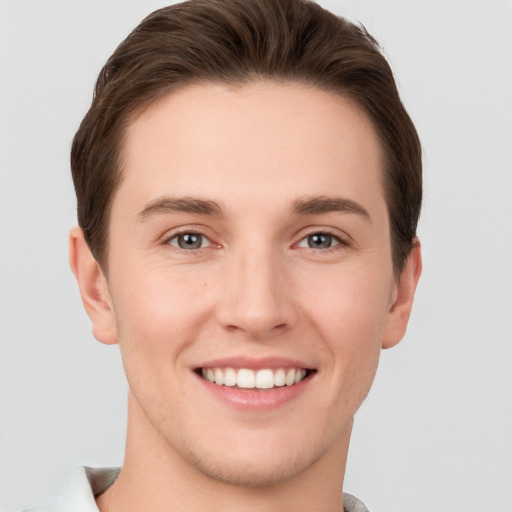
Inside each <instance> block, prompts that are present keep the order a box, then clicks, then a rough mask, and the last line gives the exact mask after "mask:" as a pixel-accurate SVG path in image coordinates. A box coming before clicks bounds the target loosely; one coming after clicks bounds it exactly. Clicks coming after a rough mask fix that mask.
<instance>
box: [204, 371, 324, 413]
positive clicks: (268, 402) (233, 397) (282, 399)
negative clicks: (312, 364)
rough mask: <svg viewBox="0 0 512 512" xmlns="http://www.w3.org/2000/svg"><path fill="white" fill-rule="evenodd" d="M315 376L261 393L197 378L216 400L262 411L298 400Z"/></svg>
mask: <svg viewBox="0 0 512 512" xmlns="http://www.w3.org/2000/svg"><path fill="white" fill-rule="evenodd" d="M313 376H314V374H310V375H308V376H307V377H305V378H304V379H302V380H301V381H300V382H299V383H297V384H294V385H293V386H282V387H274V388H271V389H263V390H261V391H260V390H257V389H254V390H253V389H240V388H238V387H236V386H220V385H218V384H215V383H213V382H210V381H208V380H205V379H203V378H202V377H200V376H199V375H197V378H198V379H199V380H200V382H201V383H202V385H203V386H205V388H206V389H207V390H208V391H209V392H210V393H212V394H213V395H214V396H215V397H216V398H218V399H219V400H222V401H223V402H226V403H228V404H229V405H231V406H232V407H235V408H237V409H243V410H255V411H261V410H265V409H273V408H276V407H279V406H281V405H284V404H286V403H288V402H290V401H292V400H294V399H295V398H297V397H298V396H299V395H300V394H302V393H303V392H304V391H305V389H306V388H307V386H308V385H309V383H310V381H311V379H312V378H313Z"/></svg>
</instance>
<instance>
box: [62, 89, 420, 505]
mask: <svg viewBox="0 0 512 512" xmlns="http://www.w3.org/2000/svg"><path fill="white" fill-rule="evenodd" d="M381 176H382V170H381V154H380V147H379V143H378V139H377V136H376V134H375V131H374V129H373V127H372V124H371V122H370V121H369V120H368V118H367V117H366V116H365V115H364V114H363V113H362V112H361V111H360V110H359V109H358V108H357V107H356V106H355V105H354V104H352V103H351V102H349V101H348V100H346V99H343V98H341V97H339V96H337V95H334V94H331V93H327V92H323V91H320V90H317V89H315V88H311V87H309V86H304V85H300V84H294V83H284V84H283V83H280V84H276V83H272V82H254V83H252V84H249V85H244V86H240V87H228V86H226V85H220V84H207V85H204V84H203V85H194V86H188V87H186V88H184V89H181V90H179V91H175V92H172V93H170V94H169V95H168V96H166V97H164V98H163V99H161V100H160V101H158V102H157V103H155V104H154V105H153V106H151V107H150V108H149V109H147V110H146V111H144V112H143V113H142V114H141V115H139V116H138V117H137V118H135V119H134V120H133V122H132V123H131V125H130V126H129V128H128V132H127V137H126V141H125V146H124V167H123V180H122V182H121V184H120V187H119V189H118V191H117V193H116V195H115V197H114V200H113V206H112V215H111V220H110V222H111V226H110V239H109V256H108V270H109V272H108V280H107V279H106V278H105V276H104V273H103V272H102V270H101V268H100V267H99V265H98V264H97V263H96V262H95V261H94V258H93V257H92V255H91V253H90V251H89V249H88V248H87V245H86V243H85V241H84V238H83V234H82V232H81V231H80V229H79V228H76V229H74V230H73V231H72V232H71V235H70V260H71V266H72V268H73V271H74V273H75V275H76V277H77V280H78V283H79V286H80V291H81V294H82V299H83V302H84V305H85V308H86V310H87V312H88V314H89V316H90V317H91V320H92V325H93V333H94V335H95V337H96V338H97V339H98V340H100V341H101V342H103V343H108V344H112V343H119V345H120V348H121V354H122V357H123V362H124V366H125V370H126V374H127V378H128V382H129V386H130V393H129V414H128V434H127V445H126V456H125V462H124V465H123V468H122V470H121V474H120V476H119V478H118V480H117V481H116V482H115V483H114V485H113V486H112V487H111V488H110V489H109V490H108V491H107V492H106V493H104V494H103V495H101V496H100V497H98V499H97V503H98V506H99V508H100V510H101V511H102V512H105V511H116V510H123V511H124V512H131V511H136V510H149V509H150V508H151V507H153V508H154V509H158V510H160V511H164V512H165V511H167V510H169V511H170V510H172V511H173V512H179V511H182V510H183V511H185V510H187V511H203V510H204V511H206V510H208V511H216V510H219V511H221V510H222V511H223V512H226V511H228V512H229V511H231V510H233V511H234V510H237V511H239V510H241V509H243V510H247V511H249V510H255V511H256V510H280V511H286V510H290V511H291V510H293V511H301V510H304V511H306V510H307V511H310V510H319V511H320V510H321V511H338V512H339V511H341V510H343V509H342V502H341V494H342V484H343V477H344V472H345V461H346V456H347V451H348V444H349V439H350V433H351V428H352V420H353V416H354V413H355V412H356V410H357V409H358V407H359V406H360V404H361V402H362V401H363V400H364V398H365V396H366V395H367V393H368V391H369V389H370V386H371V383H372V380H373V378H374V375H375V371H376V368H377V363H378V359H379V353H380V350H381V349H382V348H388V347H391V346H393V345H395V344H396V343H398V342H399V341H400V339H401V338H402V337H403V335H404V333H405V329H406V326H407V321H408V318H409V313H410V310H411V306H412V300H413V296H414V291H415V287H416V284H417V281H418V279H419V275H420V271H421V258H420V250H419V244H418V243H416V244H415V246H414V248H413V250H412V251H411V253H410V255H409V257H408V259H407V262H406V265H405V268H404V271H403V273H402V275H401V276H400V278H399V279H397V278H396V277H395V276H394V275H393V266H392V259H391V247H390V233H389V219H388V214H387V208H386V202H385V199H384V195H383V187H382V183H381ZM164 197H166V198H168V199H169V198H170V199H171V200H174V199H176V198H191V197H193V198H199V199H201V200H207V201H212V202H215V204H216V208H217V207H218V209H219V211H216V212H215V213H214V214H212V213H211V212H210V213H206V212H204V211H175V210H176V208H175V207H176V203H172V201H171V204H172V205H173V208H174V209H173V208H169V204H170V203H169V200H167V203H166V202H165V201H163V202H162V198H164ZM312 198H317V199H316V201H311V199H312ZM318 198H320V200H319V199H318ZM325 198H329V199H333V198H335V199H336V201H337V202H336V201H330V202H329V201H324V199H325ZM339 198H342V199H343V200H345V201H347V200H348V201H350V203H348V204H349V206H351V207H350V208H347V203H346V202H345V203H343V204H342V207H340V201H339ZM308 201H309V203H308ZM155 202H156V203H158V206H155ZM298 203H300V204H301V205H303V208H302V209H301V208H300V207H299V208H297V205H298ZM187 204H188V205H189V209H190V203H187ZM304 204H306V206H309V209H308V208H306V207H305V206H304ZM333 204H336V205H337V206H336V207H335V208H333ZM294 207H295V211H294ZM194 208H195V210H197V208H196V207H194ZM194 208H192V210H194ZM190 232H193V233H198V234H201V235H202V236H203V238H201V239H200V240H202V247H201V248H199V249H197V250H193V251H191V250H189V249H183V248H181V247H180V246H179V243H180V241H181V242H183V238H180V237H177V234H178V233H181V234H182V235H183V234H184V233H190ZM314 234H320V235H321V234H324V236H323V237H322V238H321V240H322V241H323V242H325V243H324V245H322V244H321V245H320V247H319V246H315V245H314V244H313V247H310V242H312V241H313V238H312V235H314ZM329 237H330V238H329ZM316 240H318V238H317V239H316ZM329 244H331V246H330V247H328V246H329ZM263 357H271V358H275V357H280V358H286V359H292V360H294V361H300V363H301V364H303V365H304V366H307V367H308V368H310V369H314V372H313V374H312V376H311V377H310V378H308V379H307V381H305V382H304V383H302V384H303V387H302V389H301V391H300V393H298V394H297V396H294V397H293V399H291V400H288V401H286V402H285V403H284V404H281V405H279V406H276V407H271V408H268V409H265V408H263V409H262V408H259V409H258V408H257V407H256V409H249V410H246V409H240V408H236V407H234V406H233V404H231V403H230V402H229V401H224V400H221V399H218V397H217V396H215V395H214V394H212V393H210V392H209V390H208V389H207V387H205V382H204V381H202V379H201V378H199V377H198V375H197V374H196V373H195V372H194V370H195V369H196V368H198V367H201V366H203V365H205V364H207V363H208V361H212V360H216V359H219V358H250V359H251V361H253V360H260V359H261V358H263Z"/></svg>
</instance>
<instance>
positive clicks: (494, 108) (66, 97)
mask: <svg viewBox="0 0 512 512" xmlns="http://www.w3.org/2000/svg"><path fill="white" fill-rule="evenodd" d="M320 3H321V4H322V5H324V6H326V7H328V8H331V9H333V10H335V11H336V12H338V13H340V14H344V15H346V16H347V17H349V18H351V19H353V20H360V21H362V22H363V23H364V24H365V25H366V27H367V28H368V29H369V30H370V32H371V33H372V34H373V35H375V36H376V37H377V39H379V41H380V42H381V43H382V44H383V46H384V48H385V49H386V52H387V55H388V56H389V59H390V61H391V64H392V66H393V68H394V70H395V73H396V76H397V79H398V82H399V86H400V90H401V92H402V96H403V100H404V102H405V104H406V107H407V108H408V110H409V112H410V114H411V116H412V117H413V119H414V121H415V123H416V125H417V128H418V130H419V133H420V136H421V138H422V142H423V146H424V148H425V195H426V197H425V207H424V212H423V218H422V221H421V225H420V231H419V233H420V237H421V240H422V243H423V254H424V274H423V277H422V280H421V283H420V286H419V290H418V293H417V299H416V304H415V309H414V312H413V315H412V319H411V324H410V328H409V331H408V334H407V336H406V338H405V339H404V341H403V342H402V343H401V344H400V345H399V346H398V347H396V348H395V349H392V350H390V351H387V352H384V353H383V354H382V360H381V365H380V368H379V372H378V375H377V378H376V382H375V385H374V388H373V391H372V392H371V394H370V397H369V398H368V399H367V401H366V402H365V403H364V404H363V406H362V408H361V410H360V411H359V413H358V415H357V417H356V423H355V431H354V436H353V443H352V447H351V451H350V456H349V463H348V471H347V476H346V484H345V487H346V490H347V491H349V492H352V493H354V494H356V495H358V496H360V497H361V498H362V499H363V500H364V501H365V502H366V503H367V505H368V506H369V508H370V509H371V510H372V511H374V512H391V511H393V512H427V511H428V512H452V511H465V512H484V511H497V512H498V511H500V512H501V511H502V512H505V511H507V512H510V511H511V510H512V494H511V493H512V491H511V489H512V320H511V318H512V270H511V268H512V206H511V197H512V179H511V175H512V138H511V137H512V2H511V1H510V0H488V1H484V0H479V1H476V0H473V1H469V0H435V1H432V0H429V1H426V0H425V1H411V0H388V1H383V0H371V1H370V0H347V1H334V0H333V1H327V0H325V1H323V2H320ZM163 5H165V2H161V1H150V0H147V1H137V2H134V1H126V0H124V1H113V0H110V1H108V2H105V1H101V2H100V1H87V2H85V1H77V0H67V1H64V0H61V1H40V0H34V1H27V0H4V1H0V509H3V510H15V509H17V508H22V507H25V506H29V505H31V504H35V503H37V502H40V501H42V500H44V499H46V498H47V497H50V496H52V495H54V494H56V493H57V492H58V490H59V487H60V486H61V485H62V483H63V481H64V480H65V479H66V478H67V477H68V475H69V474H70V472H71V471H72V469H73V468H74V467H76V466H78V465H84V464H87V465H118V464H120V463H121V461H122V452H123V446H124V422H125V415H126V404H125V402H126V383H125V380H124V376H123V371H122V364H121V361H120V358H119V354H118V349H117V347H106V346H103V345H101V344H99V343H98V342H96V341H95V340H94V339H93V338H92V336H91V334H90V325H89V321H88V318H87V317H86V315H85V313H84V312H83V310H82V306H81V303H80V299H79V295H78V291H77V288H76V285H75V283H74V279H73V277H72V275H71V272H70V271H69V270H68V263H67V254H66V253H67V240H66V237H67V232H68V230H69V228H70V227H72V226H73V224H74V223H75V212H74V208H75V202H74V195H73V191H72V184H71V179H70V175H69V166H68V154H69V146H70V141H71V138H72V136H73V134H74V132H75V131H76V128H77V126H78V123H79V122H80V120H81V118H82V116H83V115H84V114H85V112H86V109H87V108H88V104H89V102H90V99H91V95H92V88H93V84H94V81H95V78H96V76H97V74H98V72H99V70H100V67H101V65H102V64H103V63H104V61H105V60H106V58H107V57H108V56H109V55H110V53H111V52H112V51H113V50H114V48H115V46H116V45H117V44H118V43H119V42H120V41H121V39H122V38H124V37H125V36H126V35H127V33H128V32H129V30H131V29H132V28H133V27H134V26H135V25H136V24H137V23H138V22H139V21H140V19H142V17H143V16H145V15H146V14H148V13H149V12H151V11H152V10H154V9H155V8H157V7H160V6H163Z"/></svg>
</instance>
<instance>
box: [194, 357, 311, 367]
mask: <svg viewBox="0 0 512 512" xmlns="http://www.w3.org/2000/svg"><path fill="white" fill-rule="evenodd" d="M197 368H206V369H207V368H233V369H239V368H247V369H251V370H261V369H264V368H270V369H277V368H304V369H305V370H313V369H314V368H313V367H312V366H311V365H310V364H307V363H306V362H304V361H300V360H298V359H290V358H286V357H276V356H269V357H258V358H255V357H247V356H237V357H226V358H220V359H211V360H209V361H205V362H204V363H202V364H200V365H198V366H196V367H195V369H197Z"/></svg>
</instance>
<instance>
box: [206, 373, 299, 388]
mask: <svg viewBox="0 0 512 512" xmlns="http://www.w3.org/2000/svg"><path fill="white" fill-rule="evenodd" d="M202 375H203V378H204V379H206V380H209V381H210V382H214V383H215V384H218V385H224V386H238V387H239V388H246V389H254V388H256V389H271V388H273V387H275V386H278V387H279V386H284V385H286V386H291V385H293V384H297V383H298V382H300V381H301V380H302V379H303V378H304V377H305V376H306V370H305V369H303V368H277V369H270V368H265V369H262V370H257V371H255V370H250V369H248V368H240V369H233V368H203V369H202Z"/></svg>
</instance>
